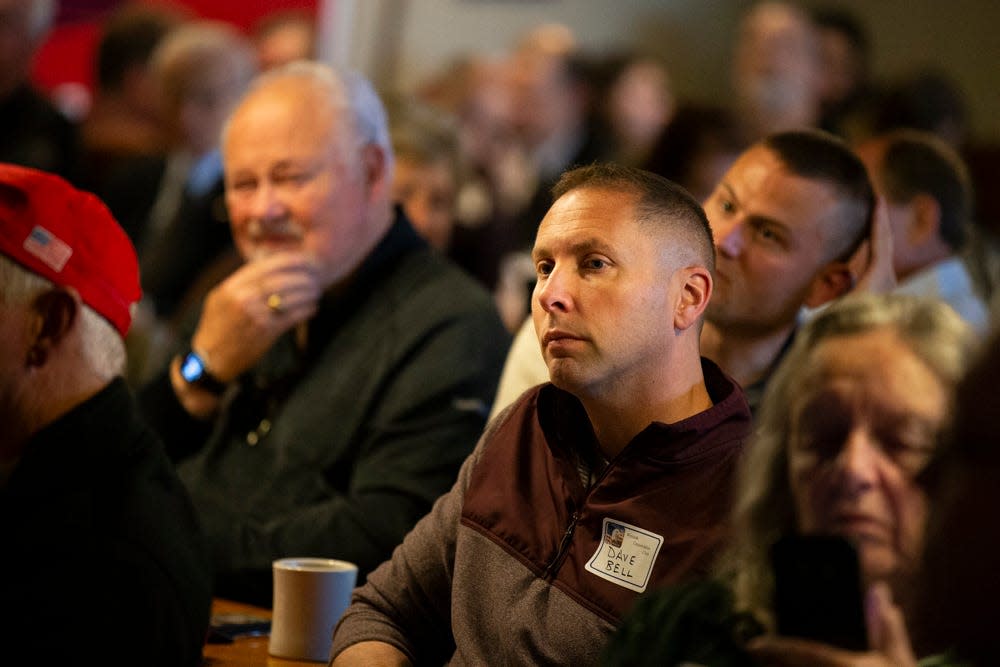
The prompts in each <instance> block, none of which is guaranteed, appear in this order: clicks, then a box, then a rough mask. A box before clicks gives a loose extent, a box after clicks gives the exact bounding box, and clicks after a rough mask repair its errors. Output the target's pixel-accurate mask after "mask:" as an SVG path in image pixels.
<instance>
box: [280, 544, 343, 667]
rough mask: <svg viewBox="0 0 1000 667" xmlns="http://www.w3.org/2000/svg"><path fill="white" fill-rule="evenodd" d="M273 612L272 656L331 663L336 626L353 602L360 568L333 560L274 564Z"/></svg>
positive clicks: (289, 561) (294, 561)
mask: <svg viewBox="0 0 1000 667" xmlns="http://www.w3.org/2000/svg"><path fill="white" fill-rule="evenodd" d="M272 571H273V573H274V610H273V614H272V618H271V638H270V641H269V643H268V652H269V653H270V654H271V655H273V656H276V657H279V658H291V659H293V660H314V661H316V662H326V661H327V660H329V659H330V645H331V642H332V640H333V628H334V626H336V625H337V621H339V620H340V617H341V615H343V613H344V610H345V609H347V606H348V605H349V604H350V603H351V592H352V591H353V590H354V585H355V583H356V582H357V578H358V566H357V565H355V564H354V563H348V562H347V561H342V560H331V559H329V558H282V559H280V560H276V561H274V563H273V564H272Z"/></svg>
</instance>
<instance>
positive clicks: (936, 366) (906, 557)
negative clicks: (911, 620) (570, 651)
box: [604, 295, 975, 666]
mask: <svg viewBox="0 0 1000 667" xmlns="http://www.w3.org/2000/svg"><path fill="white" fill-rule="evenodd" d="M974 345H975V343H974V337H973V335H972V333H971V331H970V330H969V329H968V327H967V326H966V325H965V324H964V323H963V321H962V320H961V319H960V318H959V317H958V316H957V315H956V314H955V313H954V311H952V310H951V309H950V308H949V307H948V306H946V305H945V304H943V303H941V302H937V301H931V300H923V299H919V298H916V297H904V296H901V295H878V296H877V295H863V296H853V297H850V298H847V299H844V300H843V301H841V302H839V303H837V304H835V305H832V306H830V307H829V308H828V309H826V310H825V311H823V312H821V313H820V314H819V315H817V316H816V317H814V319H813V320H812V321H810V323H809V324H808V325H807V326H806V327H804V328H803V329H802V330H801V331H800V332H799V333H798V335H797V337H796V340H795V343H794V346H793V348H792V349H791V350H790V352H789V354H788V355H787V357H786V359H785V360H784V361H783V363H782V365H781V368H780V369H779V371H778V372H777V374H776V375H775V377H774V379H773V381H772V382H771V383H770V385H769V387H768V390H767V391H768V393H767V394H766V396H765V399H764V407H763V411H762V413H761V420H760V423H759V424H758V429H757V435H756V437H755V440H754V443H753V444H752V445H751V447H750V448H749V450H748V453H747V454H746V458H745V459H744V461H743V465H742V469H741V477H740V481H739V483H738V489H737V494H736V502H735V506H734V510H733V525H732V529H733V537H732V541H731V543H730V546H729V548H728V550H727V552H726V553H725V554H724V555H723V557H722V558H721V559H720V561H719V562H718V564H717V575H718V576H717V577H716V579H715V580H713V581H702V582H693V583H691V584H688V585H684V586H681V587H676V588H671V589H665V590H661V591H657V592H655V593H653V594H651V595H648V596H647V597H646V598H643V599H641V600H640V601H639V602H638V603H637V605H636V607H635V608H634V609H633V612H632V614H631V616H630V618H628V619H626V621H625V623H624V624H623V627H622V628H621V630H620V632H619V633H618V634H617V635H616V636H615V637H614V638H613V639H612V641H611V643H610V644H609V645H608V646H607V648H606V651H605V654H604V661H605V664H630V665H642V664H657V665H674V664H681V663H693V664H704V665H713V666H716V665H860V664H863V665H871V666H876V665H916V664H918V661H917V659H916V658H915V654H926V653H928V652H933V651H934V650H936V649H939V648H940V647H925V646H923V645H922V644H921V643H920V641H919V637H914V638H913V639H914V641H912V642H911V639H910V636H909V634H908V632H907V627H906V621H905V611H904V610H906V609H907V608H908V607H909V606H910V605H911V604H912V602H913V601H912V600H911V599H910V598H911V595H912V593H913V591H914V590H915V588H916V581H917V578H918V574H917V570H918V563H919V560H920V556H921V553H922V549H923V535H924V524H925V520H926V515H927V510H928V504H929V503H930V502H932V501H933V499H932V498H929V497H928V495H927V492H926V490H925V488H924V485H923V484H922V480H921V477H920V474H921V472H922V471H923V469H924V468H925V467H926V465H927V463H928V462H929V460H930V458H931V456H932V454H934V452H935V450H936V448H937V447H938V442H939V440H940V439H939V437H938V435H939V433H940V432H941V430H942V429H943V428H944V426H945V425H946V422H947V415H948V414H949V410H950V404H951V400H952V399H951V396H952V393H953V390H954V387H955V385H956V383H957V382H958V381H959V379H960V377H961V376H962V374H963V372H964V369H965V367H966V365H967V363H968V362H969V360H970V357H971V354H972V352H973V347H974ZM789 535H822V536H839V537H842V538H846V541H847V542H848V543H850V544H852V545H853V547H854V551H856V553H857V563H858V571H859V574H860V585H861V588H862V590H863V595H864V601H863V605H862V604H859V607H863V614H864V616H863V621H859V624H861V625H864V626H865V630H866V631H867V650H862V651H857V650H848V649H846V648H842V647H839V646H833V645H830V644H826V643H823V642H821V641H817V640H815V639H804V638H798V637H790V636H781V635H778V634H776V632H777V626H778V621H777V619H776V614H775V606H774V600H775V577H774V571H773V568H772V561H771V555H772V547H773V546H774V545H775V543H777V542H778V541H779V540H780V539H781V538H783V537H785V536H789ZM815 576H816V578H819V577H820V576H821V575H820V573H819V572H817V573H816V575H815ZM812 602H813V603H814V606H821V602H820V601H819V600H813V601H812ZM858 611H859V617H860V614H861V613H862V611H861V609H859V610H858ZM862 634H864V632H862ZM920 664H929V663H924V662H923V661H920ZM934 664H941V663H940V662H935V663H934Z"/></svg>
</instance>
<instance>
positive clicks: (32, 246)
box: [24, 225, 73, 273]
mask: <svg viewBox="0 0 1000 667" xmlns="http://www.w3.org/2000/svg"><path fill="white" fill-rule="evenodd" d="M24 249H25V250H27V251H28V252H30V253H31V254H32V255H34V256H35V257H37V258H38V259H40V260H42V261H43V262H45V264H46V265H47V266H48V267H49V268H51V269H52V270H53V271H55V272H57V273H58V272H59V271H62V270H63V267H64V266H66V262H68V261H69V258H70V256H71V255H72V254H73V249H72V248H70V247H69V245H67V244H66V242H65V241H63V240H62V239H61V238H59V237H58V236H56V235H55V234H53V233H52V232H50V231H49V230H47V229H45V228H44V227H42V226H41V225H35V228H34V229H32V230H31V233H30V234H28V238H26V239H24Z"/></svg>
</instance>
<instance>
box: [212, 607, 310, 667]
mask: <svg viewBox="0 0 1000 667" xmlns="http://www.w3.org/2000/svg"><path fill="white" fill-rule="evenodd" d="M212 614H213V615H215V614H252V615H254V616H262V617H265V618H271V610H270V609H262V608H260V607H254V606H251V605H248V604H242V603H240V602H233V601H231V600H222V599H219V598H216V599H215V600H212ZM203 655H204V660H203V661H202V665H204V667H317V665H323V664H325V663H322V662H309V661H307V660H287V659H285V658H276V657H274V656H272V655H268V654H267V637H241V638H239V639H236V640H234V641H233V643H232V644H205V650H204V653H203Z"/></svg>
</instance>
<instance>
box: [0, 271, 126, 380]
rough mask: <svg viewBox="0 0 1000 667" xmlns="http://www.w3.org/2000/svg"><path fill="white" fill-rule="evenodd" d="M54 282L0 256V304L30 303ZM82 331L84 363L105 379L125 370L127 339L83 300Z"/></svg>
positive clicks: (81, 311)
mask: <svg viewBox="0 0 1000 667" xmlns="http://www.w3.org/2000/svg"><path fill="white" fill-rule="evenodd" d="M54 287H55V285H54V284H53V283H52V282H50V281H49V280H46V279H45V278H42V277H41V276H39V275H38V274H36V273H32V272H31V271H29V270H27V269H25V268H24V267H22V266H21V265H20V264H18V263H17V262H15V261H13V260H12V259H10V258H8V257H6V256H4V255H0V303H7V304H28V303H30V302H32V301H33V300H34V299H36V298H37V297H38V296H39V295H41V294H43V293H45V292H47V291H48V290H51V289H53V288H54ZM79 323H80V331H81V340H82V341H83V348H82V350H81V354H82V357H83V358H82V359H81V362H82V363H84V364H86V365H87V366H88V368H90V369H92V370H93V371H94V372H95V373H97V374H98V375H99V376H100V377H102V378H107V379H108V380H110V379H111V378H113V377H115V376H117V375H122V374H123V373H124V372H125V360H126V353H125V342H124V341H123V340H122V337H121V336H120V335H119V334H118V330H117V329H115V327H114V326H113V325H112V324H111V323H110V322H108V321H107V320H106V319H104V318H103V317H102V316H100V315H99V314H98V313H97V312H96V311H95V310H94V309H92V308H91V307H90V306H88V305H87V304H85V303H82V302H81V308H80V319H79Z"/></svg>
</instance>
